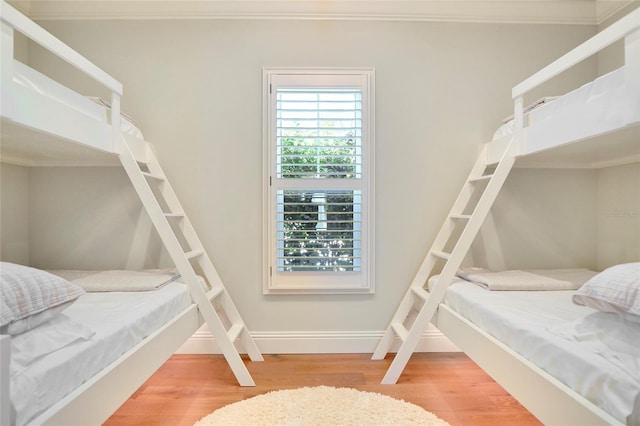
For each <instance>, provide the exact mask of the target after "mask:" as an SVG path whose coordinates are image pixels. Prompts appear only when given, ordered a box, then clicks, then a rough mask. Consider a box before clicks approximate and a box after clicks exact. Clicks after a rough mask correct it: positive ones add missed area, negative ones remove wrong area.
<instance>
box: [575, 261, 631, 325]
mask: <svg viewBox="0 0 640 426" xmlns="http://www.w3.org/2000/svg"><path fill="white" fill-rule="evenodd" d="M573 302H574V303H575V304H577V305H584V306H589V307H591V308H594V309H597V310H599V311H603V312H614V313H616V314H618V315H621V316H622V317H624V318H626V319H628V320H631V321H636V322H640V262H636V263H625V264H622V265H616V266H612V267H610V268H607V269H605V270H604V271H602V272H601V273H599V274H598V275H596V276H595V277H593V278H591V279H590V280H589V281H587V282H586V283H585V284H584V285H583V286H582V287H580V288H579V289H578V290H577V291H576V293H575V294H574V295H573Z"/></svg>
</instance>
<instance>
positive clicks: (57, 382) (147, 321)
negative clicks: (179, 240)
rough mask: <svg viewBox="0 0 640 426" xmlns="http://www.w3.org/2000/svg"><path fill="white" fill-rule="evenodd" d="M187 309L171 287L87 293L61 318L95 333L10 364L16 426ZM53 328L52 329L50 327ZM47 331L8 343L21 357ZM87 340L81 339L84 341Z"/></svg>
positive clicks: (182, 290)
mask: <svg viewBox="0 0 640 426" xmlns="http://www.w3.org/2000/svg"><path fill="white" fill-rule="evenodd" d="M190 304H191V297H190V294H189V291H188V290H187V288H186V286H185V285H184V284H182V283H180V282H173V283H170V284H168V285H166V286H165V287H163V288H162V289H161V290H158V291H151V292H148V291H147V292H126V293H123V292H110V293H87V294H85V295H83V296H81V297H80V298H79V299H78V300H77V301H76V302H75V303H74V304H73V305H72V306H70V307H69V308H67V309H66V310H65V311H64V313H63V314H62V315H65V316H66V317H68V319H69V320H71V321H76V322H78V323H80V324H84V326H86V327H88V328H89V329H90V330H91V331H92V332H93V333H94V334H93V335H91V336H90V337H89V338H79V339H76V340H75V341H73V342H72V343H71V344H69V345H68V346H65V347H63V348H61V349H59V350H57V351H55V352H53V353H50V354H48V355H47V356H46V357H42V358H39V359H36V360H35V361H34V362H32V363H30V364H28V365H25V364H26V363H27V362H26V361H25V360H22V361H21V362H17V363H12V364H11V384H10V386H11V402H12V406H13V408H14V409H15V410H16V412H17V417H16V425H18V426H20V425H24V424H26V423H28V422H29V421H30V420H32V419H33V418H34V417H36V416H37V415H39V414H41V413H43V412H44V411H45V410H46V409H47V408H48V407H50V406H51V405H53V404H54V403H55V402H57V401H58V400H60V399H62V398H63V397H64V396H65V395H67V394H68V393H69V392H71V391H72V390H73V389H75V388H76V387H77V386H79V385H80V384H82V383H83V382H84V381H86V380H88V379H89V378H91V377H92V376H93V375H95V374H96V373H97V372H99V371H100V370H101V369H102V368H104V367H105V366H107V365H108V364H109V363H111V362H112V361H114V360H115V359H117V358H118V357H119V356H120V355H122V354H124V353H125V352H126V351H128V350H129V349H131V348H132V347H133V346H135V345H136V344H137V343H139V342H140V341H141V340H142V339H144V338H145V337H146V336H148V335H149V334H151V333H152V332H153V331H155V330H156V329H158V328H159V327H160V326H162V325H163V324H165V323H166V322H167V321H169V320H170V319H171V318H173V317H174V316H175V315H177V314H178V313H179V312H181V311H183V310H184V309H185V308H187V307H188V306H189V305H190ZM53 326H55V324H54V325H53ZM51 331H52V329H51V328H49V329H47V328H46V327H36V328H35V329H33V330H30V331H28V332H26V333H24V334H23V335H21V336H20V337H21V338H20V339H12V341H11V351H12V353H14V354H17V355H18V354H21V353H24V352H25V350H26V351H29V350H30V348H29V347H26V348H25V346H24V345H29V344H30V343H29V342H34V341H35V342H37V341H41V340H42V339H43V338H45V337H46V336H47V335H48V333H51ZM85 337H86V336H85Z"/></svg>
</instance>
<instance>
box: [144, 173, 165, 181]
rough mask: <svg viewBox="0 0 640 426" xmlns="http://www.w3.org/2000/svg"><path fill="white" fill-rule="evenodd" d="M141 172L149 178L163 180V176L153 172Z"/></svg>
mask: <svg viewBox="0 0 640 426" xmlns="http://www.w3.org/2000/svg"><path fill="white" fill-rule="evenodd" d="M142 174H143V175H144V176H145V177H148V178H149V179H155V180H160V181H164V176H161V175H154V174H152V173H149V172H142Z"/></svg>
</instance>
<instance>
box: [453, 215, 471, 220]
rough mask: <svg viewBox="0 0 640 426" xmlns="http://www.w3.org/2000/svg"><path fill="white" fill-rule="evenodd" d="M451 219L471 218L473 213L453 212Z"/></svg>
mask: <svg viewBox="0 0 640 426" xmlns="http://www.w3.org/2000/svg"><path fill="white" fill-rule="evenodd" d="M451 219H462V220H469V219H471V215H470V214H452V215H451Z"/></svg>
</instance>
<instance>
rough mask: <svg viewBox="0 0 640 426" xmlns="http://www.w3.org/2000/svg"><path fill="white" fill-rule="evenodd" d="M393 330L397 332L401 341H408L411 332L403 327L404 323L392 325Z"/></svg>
mask: <svg viewBox="0 0 640 426" xmlns="http://www.w3.org/2000/svg"><path fill="white" fill-rule="evenodd" d="M391 328H393V331H395V333H396V334H397V335H398V337H399V338H400V340H402V341H403V342H404V341H405V340H407V336H408V335H409V332H408V331H407V329H406V328H405V326H404V325H402V323H400V322H394V323H391Z"/></svg>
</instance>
